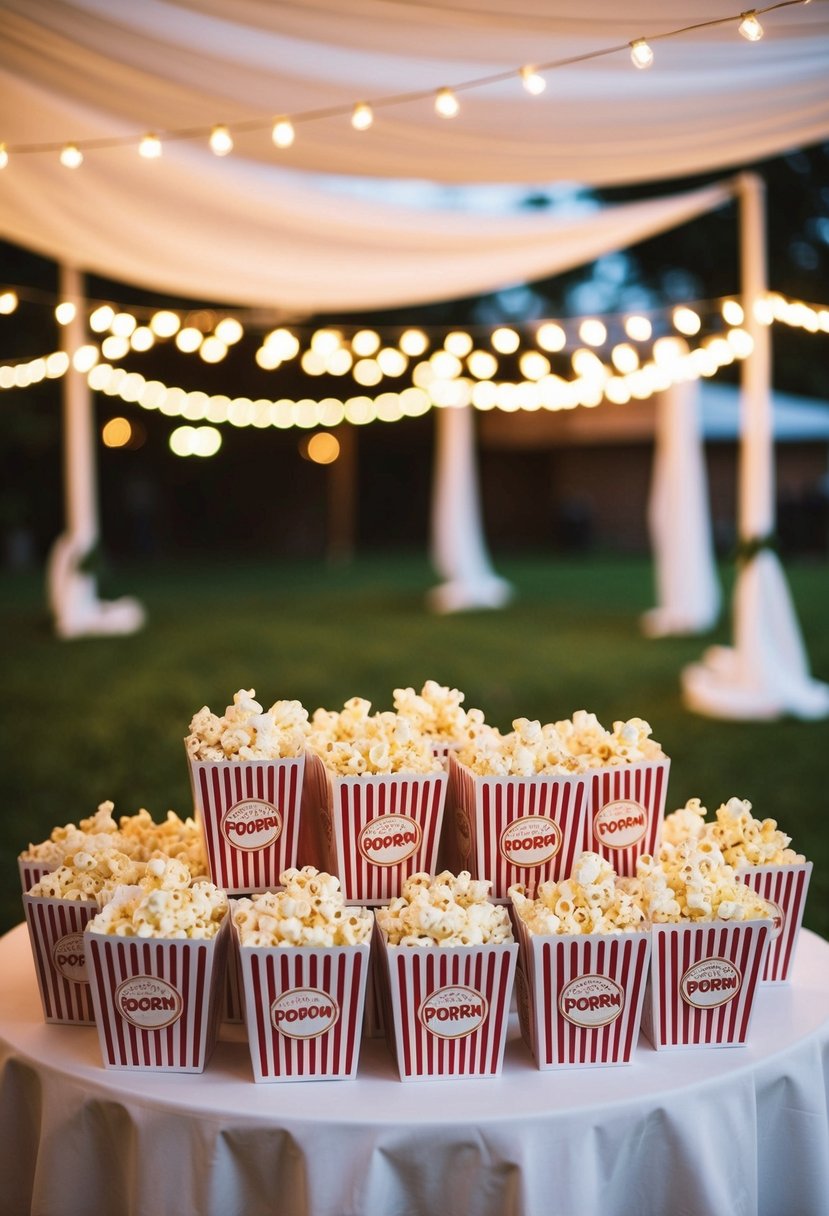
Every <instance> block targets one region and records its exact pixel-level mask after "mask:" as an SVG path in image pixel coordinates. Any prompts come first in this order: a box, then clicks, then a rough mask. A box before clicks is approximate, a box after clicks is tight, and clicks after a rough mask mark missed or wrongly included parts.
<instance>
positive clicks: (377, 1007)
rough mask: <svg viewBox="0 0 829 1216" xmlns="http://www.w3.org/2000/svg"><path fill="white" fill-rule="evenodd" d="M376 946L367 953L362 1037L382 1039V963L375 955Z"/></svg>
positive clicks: (384, 1021) (383, 1021) (384, 1025)
mask: <svg viewBox="0 0 829 1216" xmlns="http://www.w3.org/2000/svg"><path fill="white" fill-rule="evenodd" d="M377 950H378V947H376V946H375V947H373V948H372V951H371V954H370V955H369V962H368V980H367V982H366V1003H365V1008H364V1010H363V1038H364V1039H382V1038H385V1035H386V1019H385V1011H384V1006H383V982H382V963H381V961H380V959H379V958H378V956H377Z"/></svg>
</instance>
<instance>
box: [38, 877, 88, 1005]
mask: <svg viewBox="0 0 829 1216" xmlns="http://www.w3.org/2000/svg"><path fill="white" fill-rule="evenodd" d="M23 909H24V911H25V913H26V924H27V925H28V927H29V939H30V941H31V943H32V954H33V955H34V960H35V972H36V973H37V983H38V988H39V989H40V1000H41V1003H42V1005H43V1016H44V1018H45V1020H46V1021H47V1022H58V1023H60V1024H61V1025H67V1026H93V1025H94V1023H95V1012H94V1010H93V1007H92V994H91V992H90V987H89V974H88V970H87V965H86V947H85V945H84V929H85V927H86V925H87V923H88V922H89V921H90V920H92V917H93V916H97V914H98V911H99V909H98V904H97V902H96V901H95V900H94V899H93V900H78V899H50V898H47V897H46V896H40V895H24V896H23Z"/></svg>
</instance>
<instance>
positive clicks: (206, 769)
mask: <svg viewBox="0 0 829 1216" xmlns="http://www.w3.org/2000/svg"><path fill="white" fill-rule="evenodd" d="M187 759H188V763H189V765H190V782H191V785H192V787H193V804H194V807H195V817H196V819H197V821H198V823H199V825H200V827H201V829H202V834H203V836H204V846H205V851H206V853H207V866H208V871H209V874H210V879H211V881H212V882H214V883H215V884H216V886H217V887H222V888H223V890H225V891H227V892H228V893H229V894H235V895H241V894H248V893H250V892H253V891H269V890H273V888H274V887H276V886H278V885H279V875H280V874H281V873H282V871H283V870H285V869H288V868H289V867H290V866H294V865H296V860H297V847H298V844H299V825H300V806H301V800H302V779H303V771H304V767H305V756H297V757H294V758H291V759H285V760H239V761H236V760H192V759H191V758H190V757H189V756H188V758H187Z"/></svg>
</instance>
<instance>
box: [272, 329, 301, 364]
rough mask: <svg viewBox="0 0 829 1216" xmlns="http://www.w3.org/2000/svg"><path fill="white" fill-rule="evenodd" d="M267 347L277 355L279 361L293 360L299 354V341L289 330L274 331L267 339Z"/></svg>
mask: <svg viewBox="0 0 829 1216" xmlns="http://www.w3.org/2000/svg"><path fill="white" fill-rule="evenodd" d="M265 346H267V347H270V348H271V349H272V350H273V351H275V353H276V354H277V356H278V358H279V361H282V360H283V359H293V357H294V355H296V354H298V353H299V339H298V338H297V337H296V335H295V334H292V333H291V331H290V330H289V329H274V330H271V332H270V333H269V334H268V336H267V337H266V338H265Z"/></svg>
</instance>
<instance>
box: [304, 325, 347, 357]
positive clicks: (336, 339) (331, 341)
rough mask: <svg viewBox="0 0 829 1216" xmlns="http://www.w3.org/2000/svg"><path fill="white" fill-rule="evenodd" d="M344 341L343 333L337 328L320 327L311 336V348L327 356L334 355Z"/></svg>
mask: <svg viewBox="0 0 829 1216" xmlns="http://www.w3.org/2000/svg"><path fill="white" fill-rule="evenodd" d="M341 342H342V334H341V333H340V332H339V331H338V330H336V329H318V330H317V331H316V333H315V334H313V335H312V336H311V350H313V351H316V353H317V354H318V355H322V356H323V358H325V357H326V356H327V355H332V354H333V353H334V351H335V350H337V349H338V347H339V345H340V343H341Z"/></svg>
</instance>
